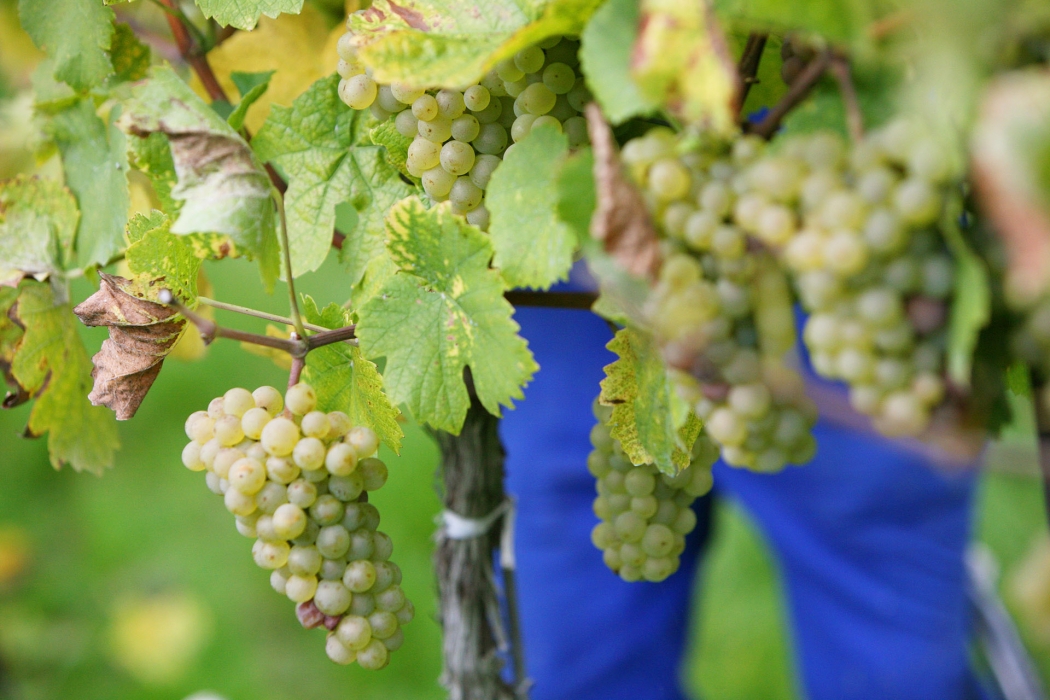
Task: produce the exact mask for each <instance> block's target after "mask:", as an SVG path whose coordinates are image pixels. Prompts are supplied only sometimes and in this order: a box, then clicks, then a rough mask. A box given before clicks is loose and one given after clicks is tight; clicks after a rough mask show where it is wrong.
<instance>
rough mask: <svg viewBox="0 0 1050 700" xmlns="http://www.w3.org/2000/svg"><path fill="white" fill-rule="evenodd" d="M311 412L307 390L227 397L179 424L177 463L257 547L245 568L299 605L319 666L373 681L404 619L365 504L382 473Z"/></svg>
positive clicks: (370, 440) (392, 570) (348, 432)
mask: <svg viewBox="0 0 1050 700" xmlns="http://www.w3.org/2000/svg"><path fill="white" fill-rule="evenodd" d="M316 406H317V397H316V395H315V393H314V390H313V388H312V387H310V385H309V384H305V383H299V384H296V385H294V386H292V387H290V388H289V389H288V391H287V393H286V394H285V395H284V396H283V397H282V396H281V393H280V392H279V391H277V389H274V388H273V387H269V386H263V387H259V388H258V389H256V390H255V391H254V392H250V391H248V390H247V389H240V388H237V389H230V390H229V391H227V392H226V393H225V394H224V395H223V396H220V397H218V398H216V399H214V400H212V402H211V403H210V404H209V405H208V410H206V411H197V412H196V413H193V414H192V415H190V417H189V418H188V419H187V420H186V436H187V437H189V438H190V443H189V444H187V445H186V448H185V449H184V450H183V452H182V462H183V464H184V465H186V467H187V468H189V469H191V470H193V471H205V472H206V482H207V485H208V488H209V489H211V491H213V492H214V493H216V494H219V495H221V496H222V497H223V500H224V502H225V504H226V508H227V510H229V511H230V512H231V513H232V514H233V515H234V516H236V522H237V531H238V532H240V533H241V534H242V535H244V536H245V537H253V538H256V540H255V544H254V545H253V546H252V556H253V558H254V559H255V563H256V564H258V565H259V566H260V567H262V568H264V569H268V570H270V571H272V572H273V573H272V574H271V575H270V583H271V584H272V586H273V588H274V589H275V590H276V591H277V592H278V593H281V594H283V595H286V596H288V598H289V599H291V600H292V601H293V602H295V603H297V604H298V605H297V607H296V614H297V615H298V617H299V621H300V622H301V623H302V624H303V626H305V627H319V626H324V627H325V628H327V629H328V638H327V642H326V645H325V650H326V652H327V653H328V656H329V658H331V659H332V660H333V661H335V662H336V663H340V664H350V663H353V662H354V661H357V663H358V664H360V665H361V666H362V667H364V668H369V669H380V668H383V667H384V666H385V665H386V664H387V662H388V659H389V654H390V652H392V651H395V650H396V649H398V648H399V647H400V646H401V644H402V643H403V641H404V635H403V633H402V631H401V626H402V625H404V624H407V623H408V622H409V621H410V620H411V619H412V617H413V615H414V607H413V605H412V603H411V601H409V600H407V599H406V598H405V594H404V592H403V591H402V590H401V586H400V584H401V570H400V569H399V568H398V566H397V565H396V564H394V563H393V562H391V561H390V555H391V552H392V551H393V543H392V542H391V540H390V537H389V536H387V535H386V534H385V533H383V532H380V531H378V530H377V529H376V528H377V527H378V526H379V511H377V510H376V508H375V506H372V505H371V504H369V503H368V502H367V493H368V492H369V491H375V490H376V489H379V488H381V487H382V486H383V484H385V483H386V480H387V467H386V465H385V464H384V463H383V462H382V461H380V460H379V459H377V458H376V457H375V454H376V451H377V450H378V448H379V439H378V438H377V436H376V434H375V432H374V431H372V429H371V428H367V427H363V426H358V427H354V426H352V425H351V423H350V419H349V418H348V417H347V415H346V414H345V413H342V412H340V411H332V412H330V413H324V412H322V411H318V410H315V409H316Z"/></svg>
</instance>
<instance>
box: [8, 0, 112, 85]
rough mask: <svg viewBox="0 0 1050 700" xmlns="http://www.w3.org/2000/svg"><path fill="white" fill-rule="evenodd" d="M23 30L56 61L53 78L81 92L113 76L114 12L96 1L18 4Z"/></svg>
mask: <svg viewBox="0 0 1050 700" xmlns="http://www.w3.org/2000/svg"><path fill="white" fill-rule="evenodd" d="M18 16H19V18H20V19H21V21H22V27H24V28H25V30H26V33H27V34H29V36H30V37H31V38H32V39H33V43H34V44H36V45H37V46H38V47H39V48H41V49H43V50H44V51H45V52H46V53H47V55H48V56H49V57H50V58H51V59H53V61H54V65H53V67H54V76H55V77H56V78H57V79H59V80H61V81H62V82H64V83H67V84H69V85H70V86H71V87H72V88H73V89H75V90H77V91H78V92H85V91H87V90H90V89H91V88H93V87H95V86H96V85H99V84H101V83H102V81H103V80H105V79H106V77H107V76H109V74H110V73H112V72H113V64H112V63H111V62H110V57H109V55H108V53H107V52H108V51H109V49H110V46H111V42H112V37H113V10H111V9H109V8H108V7H105V6H104V5H103V4H102V3H100V2H94V0H19V3H18Z"/></svg>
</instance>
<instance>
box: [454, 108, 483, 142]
mask: <svg viewBox="0 0 1050 700" xmlns="http://www.w3.org/2000/svg"><path fill="white" fill-rule="evenodd" d="M480 132H481V123H480V122H478V118H477V117H475V116H474V115H473V114H463V115H461V116H459V117H456V118H455V119H453V120H452V138H454V139H456V141H463V142H467V143H469V142H470V141H473V140H474V139H476V138H477V137H478V134H479V133H480Z"/></svg>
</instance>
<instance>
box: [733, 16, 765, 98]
mask: <svg viewBox="0 0 1050 700" xmlns="http://www.w3.org/2000/svg"><path fill="white" fill-rule="evenodd" d="M768 38H769V35H768V34H762V33H759V32H752V33H751V34H749V35H748V37H747V44H746V45H745V46H744V53H743V54H742V55H741V56H740V63H739V64H737V73H738V75H739V76H740V105H739V107H738V109H737V116H738V117H739V116H740V112H741V111H742V110H743V109H744V103H745V102H746V101H747V94H748V93H749V92H750V91H751V86H752V85H754V84H755V83H757V82H758V78H757V75H758V65H759V63H761V62H762V52H763V51H765V48H766V40H767V39H768Z"/></svg>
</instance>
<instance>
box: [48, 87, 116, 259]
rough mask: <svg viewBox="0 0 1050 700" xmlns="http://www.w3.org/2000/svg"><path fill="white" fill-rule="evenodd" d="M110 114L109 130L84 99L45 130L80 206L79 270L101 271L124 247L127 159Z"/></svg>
mask: <svg viewBox="0 0 1050 700" xmlns="http://www.w3.org/2000/svg"><path fill="white" fill-rule="evenodd" d="M118 113H119V110H116V109H114V110H113V111H112V112H111V114H110V122H109V123H108V124H107V123H106V122H103V121H102V119H100V118H99V116H98V115H97V114H96V113H95V102H94V100H91V99H83V100H79V101H78V102H76V103H75V104H74V105H72V106H71V107H69V108H68V109H64V110H62V111H61V112H57V113H55V114H54V115H53V116H52V117H51V118H50V120H49V121H48V125H47V130H48V132H49V133H50V135H51V137H52V138H53V139H54V140H55V143H56V144H57V145H58V150H59V152H60V153H61V154H62V166H63V169H64V171H65V175H66V184H67V185H68V186H69V189H70V190H72V191H73V194H74V195H76V198H77V202H78V203H79V204H80V225H79V226H78V228H77V237H76V248H77V264H78V266H79V267H90V266H91V265H105V264H106V263H107V262H108V261H109V260H110V259H111V258H113V257H114V256H116V254H117V253H119V252H120V251H121V249H122V248H123V247H124V225H125V224H126V223H127V220H128V206H129V201H130V197H129V195H128V179H127V172H128V158H127V144H126V140H125V137H124V134H123V133H122V132H121V131H120V129H118V128H117V127H116V125H115V124H114V122H113V118H114V117H115V116H116V115H117V114H118Z"/></svg>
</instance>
